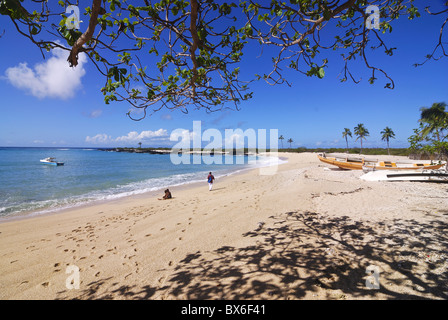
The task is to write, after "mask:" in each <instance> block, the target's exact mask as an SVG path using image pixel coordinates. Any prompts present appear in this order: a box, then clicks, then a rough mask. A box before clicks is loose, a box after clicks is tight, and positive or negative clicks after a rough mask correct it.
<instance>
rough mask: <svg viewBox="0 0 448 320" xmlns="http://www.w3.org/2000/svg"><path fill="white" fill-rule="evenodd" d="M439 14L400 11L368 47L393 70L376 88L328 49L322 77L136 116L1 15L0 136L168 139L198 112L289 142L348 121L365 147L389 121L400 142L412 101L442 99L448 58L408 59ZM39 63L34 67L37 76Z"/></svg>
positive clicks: (69, 140)
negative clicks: (411, 16)
mask: <svg viewBox="0 0 448 320" xmlns="http://www.w3.org/2000/svg"><path fill="white" fill-rule="evenodd" d="M422 7H423V6H422ZM81 11H82V10H81ZM421 11H423V10H421ZM444 18H445V17H444V16H436V17H428V16H427V14H424V13H422V17H421V18H418V19H416V20H413V21H409V20H408V19H407V18H401V19H399V20H397V21H395V22H394V24H393V25H392V26H393V32H392V34H391V35H386V37H385V39H386V40H387V41H388V45H389V46H391V47H397V48H398V49H397V50H395V52H394V55H393V56H392V57H387V56H386V55H385V54H384V53H383V52H382V51H378V52H377V53H371V54H370V57H371V62H372V63H376V64H377V65H378V66H380V67H382V68H383V69H385V70H386V71H387V72H388V74H389V75H390V76H391V77H392V78H393V79H394V81H395V89H393V90H389V89H384V88H383V87H384V84H385V82H386V80H385V79H384V78H382V77H378V78H379V80H378V81H377V82H376V83H375V84H374V85H371V84H369V83H368V81H367V80H368V78H369V77H370V71H369V70H367V69H366V68H365V67H364V66H363V65H362V64H361V63H359V64H355V65H353V66H352V69H351V70H352V72H353V74H354V75H355V77H356V78H358V79H359V78H362V81H361V83H360V84H354V83H352V82H351V81H347V82H345V83H341V82H340V81H339V78H338V75H339V73H340V72H341V70H342V62H341V59H339V58H338V57H337V55H335V54H333V53H330V54H329V55H328V57H329V58H330V61H329V67H328V68H326V75H325V77H324V78H323V79H318V78H314V77H313V78H310V77H307V76H305V75H303V74H300V73H291V72H289V73H288V80H289V81H290V82H291V83H292V86H291V87H288V86H286V85H279V86H269V85H267V84H266V83H264V82H262V81H260V82H258V83H255V84H254V85H252V86H251V89H252V91H253V92H254V97H253V99H251V100H249V101H247V102H243V103H242V104H241V105H240V108H241V110H240V111H221V112H216V113H211V114H207V113H206V112H205V111H201V110H199V111H195V110H191V111H190V113H189V114H187V115H186V114H184V113H182V112H180V111H169V110H161V111H159V112H157V113H155V114H154V115H152V116H150V117H147V118H145V119H144V120H142V121H139V122H135V121H132V120H130V119H129V118H128V117H127V116H126V112H127V111H128V110H129V108H130V106H129V105H128V104H127V103H124V102H123V103H111V104H109V105H106V104H104V100H103V95H102V93H101V92H100V88H101V87H102V86H103V84H104V79H103V78H102V77H101V76H100V75H99V74H98V72H97V71H96V69H95V67H94V66H93V65H92V63H91V62H87V59H86V62H84V63H80V65H79V66H78V67H77V68H76V69H75V70H71V69H69V68H68V67H66V66H64V63H65V59H66V57H65V56H63V55H61V54H60V53H58V52H54V53H53V54H49V55H47V57H46V59H45V60H44V59H43V58H42V55H41V53H40V50H39V49H38V48H37V47H36V46H35V45H33V44H32V43H31V42H29V40H28V39H26V38H24V37H23V36H21V35H19V34H18V33H17V32H16V30H15V29H14V27H13V25H12V24H11V22H10V21H9V20H8V19H7V18H6V17H4V16H0V34H1V33H2V32H3V30H5V33H4V35H3V37H2V38H0V48H1V50H0V97H1V100H0V146H32V147H33V146H34V147H40V146H42V147H43V146H58V147H115V146H137V145H138V142H142V146H144V147H158V146H172V145H173V144H175V142H170V141H169V135H170V134H171V132H172V131H173V130H175V129H178V128H183V129H187V130H192V128H193V121H202V129H203V130H205V129H207V128H216V129H218V130H222V132H223V135H224V131H223V130H224V129H226V128H228V129H237V128H241V129H242V130H246V129H254V130H259V129H266V130H269V129H278V132H279V134H281V135H283V136H284V137H285V140H284V145H285V146H287V145H289V144H287V143H286V140H287V139H289V138H292V139H293V140H294V142H293V144H292V146H293V147H299V146H306V147H310V148H313V147H345V140H343V138H342V131H343V130H344V128H346V127H347V128H350V129H351V130H352V132H353V128H354V127H355V126H356V125H357V124H358V123H364V125H365V126H366V127H367V129H368V130H369V131H370V136H369V137H368V138H367V141H366V142H365V143H364V147H385V145H386V144H385V142H383V141H381V135H380V131H381V130H382V129H384V128H385V127H386V126H389V127H391V128H392V129H393V130H394V132H395V134H396V139H393V140H392V141H391V146H392V147H408V143H407V138H408V137H409V136H410V135H411V134H412V133H413V132H412V129H413V128H417V127H418V122H417V120H418V119H419V109H420V107H422V106H431V104H432V103H433V102H441V101H445V102H448V77H447V74H448V59H447V58H445V59H442V60H440V61H437V62H435V61H430V62H428V63H426V64H425V65H424V66H422V67H419V68H415V67H413V64H414V63H416V62H422V61H423V60H424V57H425V55H426V54H428V53H429V52H431V51H432V50H433V48H434V46H435V44H436V43H437V38H438V34H439V30H440V26H441V24H442V22H443V19H444ZM81 31H83V29H82V25H81ZM64 55H66V54H65V53H64ZM257 55H258V53H257V54H255V53H254V56H253V57H252V58H251V59H247V60H246V62H245V64H243V65H242V66H241V68H242V69H243V70H244V72H258V70H259V68H260V65H261V60H257V59H258V58H257ZM264 56H265V57H266V55H264ZM39 70H40V71H41V76H40V77H36V75H37V73H38V71H39ZM67 83H68V84H67ZM66 84H67V85H66ZM204 144H207V143H206V142H205V143H204ZM349 145H350V146H352V147H355V146H356V147H359V142H355V138H353V139H349Z"/></svg>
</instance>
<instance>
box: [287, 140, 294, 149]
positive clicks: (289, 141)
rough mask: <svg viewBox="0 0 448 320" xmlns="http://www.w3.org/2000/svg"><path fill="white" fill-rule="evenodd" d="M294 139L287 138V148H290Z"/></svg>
mask: <svg viewBox="0 0 448 320" xmlns="http://www.w3.org/2000/svg"><path fill="white" fill-rule="evenodd" d="M293 142H294V140H292V139H291V138H289V139H288V143H289V148H290V149H291V143H293Z"/></svg>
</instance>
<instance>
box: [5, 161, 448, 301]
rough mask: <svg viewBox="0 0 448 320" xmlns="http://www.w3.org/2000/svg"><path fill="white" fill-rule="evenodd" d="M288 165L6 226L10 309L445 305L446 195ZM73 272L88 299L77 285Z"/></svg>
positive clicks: (442, 189) (316, 166) (428, 187)
mask: <svg viewBox="0 0 448 320" xmlns="http://www.w3.org/2000/svg"><path fill="white" fill-rule="evenodd" d="M281 156H285V157H288V159H289V161H288V163H287V164H283V165H281V166H279V168H278V171H277V173H276V174H275V175H266V176H264V175H259V171H258V170H253V171H250V172H244V173H242V174H237V175H233V176H230V177H227V178H224V179H222V180H219V179H218V180H217V181H216V183H215V185H214V190H213V191H211V192H209V191H208V185H207V183H206V182H204V183H203V184H200V185H193V186H190V187H179V188H176V187H173V188H170V190H171V191H172V193H173V196H174V199H172V200H166V201H159V200H157V197H154V196H153V195H151V196H147V197H134V198H127V199H122V200H119V201H113V202H108V203H105V204H99V205H93V206H89V207H83V208H77V209H72V210H69V211H65V212H61V213H58V214H53V215H48V216H41V217H34V218H29V219H25V220H20V221H10V222H4V223H0V257H1V259H0V268H1V274H0V298H1V299H73V298H78V299H397V298H398V299H424V298H429V299H447V298H448V234H447V230H448V188H447V185H446V184H429V183H415V182H368V181H363V180H361V179H359V176H360V175H362V172H361V171H335V170H328V169H325V168H330V166H329V165H326V164H323V163H320V162H319V160H318V159H317V157H316V155H315V154H309V153H308V154H281ZM158 196H159V197H161V196H162V194H160V195H158ZM259 222H261V224H259ZM260 225H261V228H259V226H260ZM72 265H74V266H77V267H78V268H79V270H80V271H79V276H80V277H79V279H80V286H79V289H68V288H67V286H66V280H67V278H68V277H69V276H71V275H74V273H71V274H67V273H66V270H67V267H68V266H72ZM369 266H376V267H377V268H378V269H377V270H378V272H379V274H378V279H379V284H380V288H379V289H375V288H374V287H373V286H372V285H369V286H367V285H366V279H367V277H368V274H367V273H366V269H367V268H368V267H369ZM369 287H370V288H369Z"/></svg>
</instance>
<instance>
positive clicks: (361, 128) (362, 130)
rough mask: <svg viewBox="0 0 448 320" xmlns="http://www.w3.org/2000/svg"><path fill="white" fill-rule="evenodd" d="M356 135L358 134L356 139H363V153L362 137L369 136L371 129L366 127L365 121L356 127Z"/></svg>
mask: <svg viewBox="0 0 448 320" xmlns="http://www.w3.org/2000/svg"><path fill="white" fill-rule="evenodd" d="M355 135H357V136H358V138H356V140H355V141H358V139H361V153H362V139H365V138H366V137H368V136H369V130H367V128H366V127H364V124H363V123H360V124H358V125H357V126H356V127H355Z"/></svg>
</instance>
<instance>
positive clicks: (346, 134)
mask: <svg viewBox="0 0 448 320" xmlns="http://www.w3.org/2000/svg"><path fill="white" fill-rule="evenodd" d="M347 136H350V138H351V137H352V132H351V131H350V129H349V128H344V132H342V138H345V142H346V143H347V152H348V140H347Z"/></svg>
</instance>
